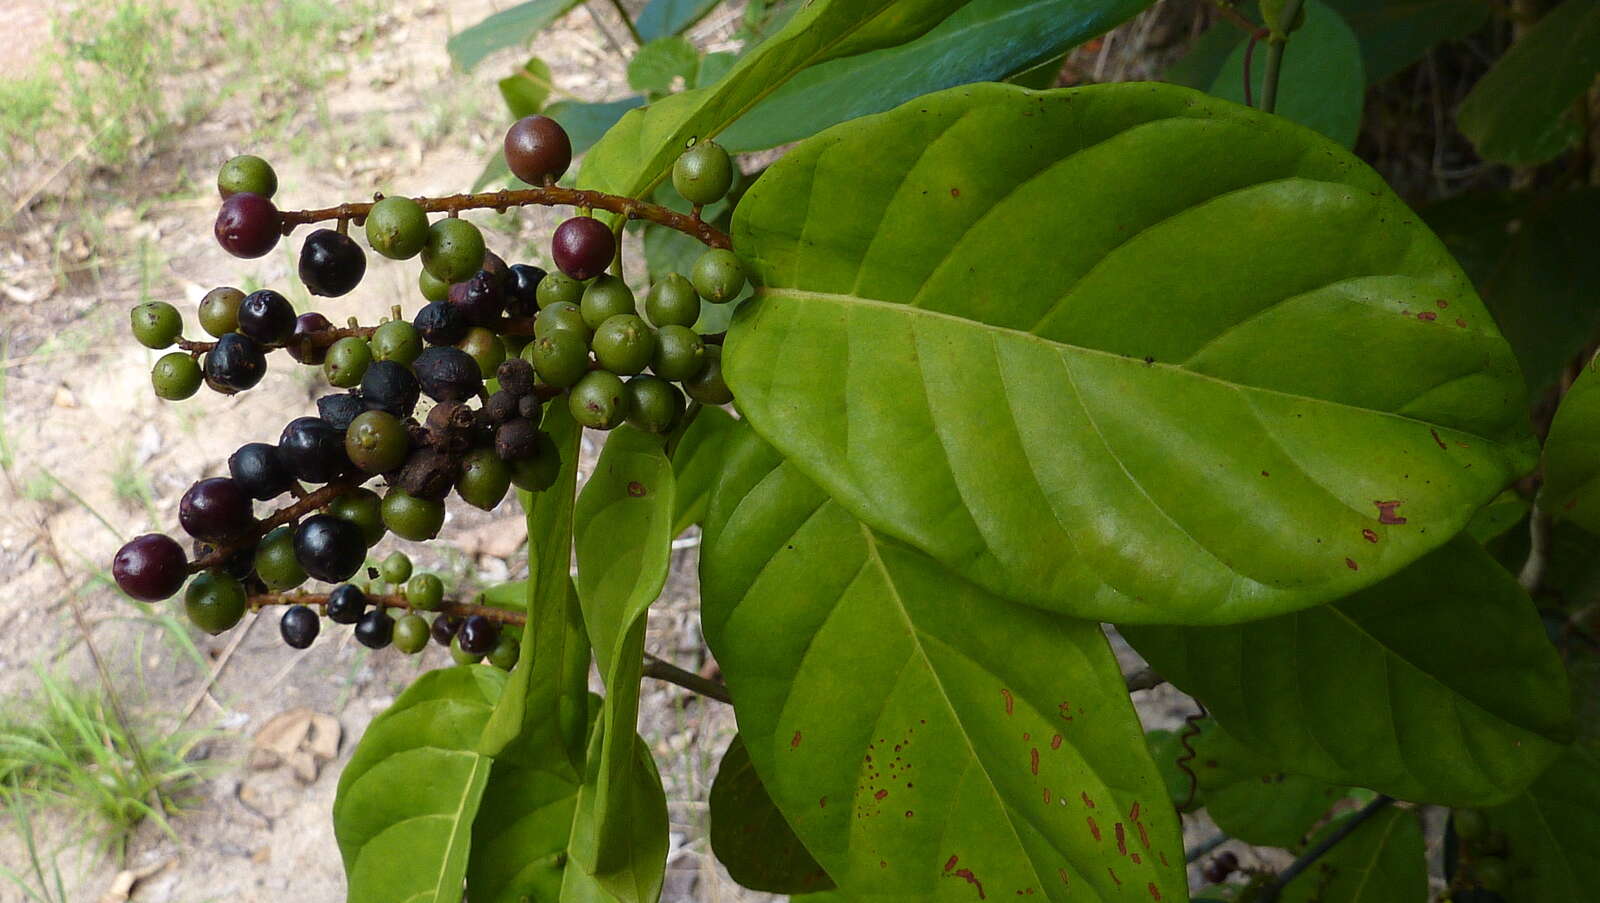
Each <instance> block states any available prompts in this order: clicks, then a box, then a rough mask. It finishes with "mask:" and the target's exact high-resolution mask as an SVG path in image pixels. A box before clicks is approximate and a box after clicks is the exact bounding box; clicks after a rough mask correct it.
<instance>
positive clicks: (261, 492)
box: [228, 442, 294, 502]
mask: <svg viewBox="0 0 1600 903" xmlns="http://www.w3.org/2000/svg"><path fill="white" fill-rule="evenodd" d="M228 475H229V476H231V477H233V482H234V483H235V484H237V485H238V486H239V488H240V489H243V490H244V492H245V494H246V495H248V496H250V497H251V498H253V499H257V500H259V501H263V502H264V501H266V500H268V499H273V498H277V497H278V496H280V495H282V494H283V493H285V492H288V491H289V485H290V483H291V482H293V480H294V475H293V474H291V473H289V468H288V466H287V465H285V464H284V462H283V457H282V456H281V455H280V454H278V447H277V446H275V445H268V444H267V443H265V442H247V443H245V444H244V445H241V446H239V449H238V450H237V451H235V452H234V453H233V454H231V455H229V456H228Z"/></svg>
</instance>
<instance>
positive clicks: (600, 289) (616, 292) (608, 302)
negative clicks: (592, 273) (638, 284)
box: [578, 274, 638, 329]
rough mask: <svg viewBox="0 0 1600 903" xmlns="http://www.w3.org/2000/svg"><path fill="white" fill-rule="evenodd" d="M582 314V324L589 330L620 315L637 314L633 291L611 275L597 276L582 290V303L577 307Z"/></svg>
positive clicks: (597, 327) (626, 284)
mask: <svg viewBox="0 0 1600 903" xmlns="http://www.w3.org/2000/svg"><path fill="white" fill-rule="evenodd" d="M578 309H579V310H581V311H582V312H583V322H585V323H587V324H588V325H589V328H590V329H599V328H600V324H601V323H604V322H605V321H607V320H609V319H611V318H612V317H615V316H618V315H620V314H633V313H638V308H637V307H635V305H634V300H633V290H632V289H630V288H628V283H626V282H623V281H622V280H621V279H620V278H618V277H616V276H612V275H609V274H607V275H603V276H598V277H596V278H595V280H594V281H593V282H591V283H589V287H588V288H586V289H584V290H583V301H582V302H581V303H580V304H579V305H578Z"/></svg>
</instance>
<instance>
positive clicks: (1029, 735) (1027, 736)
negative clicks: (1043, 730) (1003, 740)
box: [1022, 731, 1033, 743]
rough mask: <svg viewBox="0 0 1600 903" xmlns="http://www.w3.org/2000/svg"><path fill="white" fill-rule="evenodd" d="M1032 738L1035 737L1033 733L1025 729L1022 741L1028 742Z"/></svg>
mask: <svg viewBox="0 0 1600 903" xmlns="http://www.w3.org/2000/svg"><path fill="white" fill-rule="evenodd" d="M1032 739H1033V735H1032V734H1030V733H1028V732H1027V731H1023V732H1022V742H1024V743H1026V742H1028V741H1029V740H1032Z"/></svg>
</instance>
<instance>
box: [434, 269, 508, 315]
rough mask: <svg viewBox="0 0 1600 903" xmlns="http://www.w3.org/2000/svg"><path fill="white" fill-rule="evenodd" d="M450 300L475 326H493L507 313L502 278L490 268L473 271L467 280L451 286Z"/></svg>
mask: <svg viewBox="0 0 1600 903" xmlns="http://www.w3.org/2000/svg"><path fill="white" fill-rule="evenodd" d="M448 297H449V301H450V303H451V304H453V305H455V308H456V310H459V311H461V316H462V318H463V319H465V320H466V321H467V322H468V323H470V324H471V325H473V326H493V325H495V324H496V323H499V322H500V316H501V314H503V313H505V307H506V296H505V291H504V289H502V288H501V279H500V277H499V276H497V275H496V274H494V273H491V272H489V271H488V270H479V271H478V272H476V273H473V274H472V276H470V277H469V278H468V279H467V280H466V281H464V282H457V283H456V284H455V285H452V286H450V294H449V296H448Z"/></svg>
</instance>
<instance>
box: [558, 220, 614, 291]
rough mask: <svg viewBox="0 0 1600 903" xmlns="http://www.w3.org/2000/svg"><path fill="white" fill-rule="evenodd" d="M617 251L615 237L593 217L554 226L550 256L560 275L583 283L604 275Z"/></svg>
mask: <svg viewBox="0 0 1600 903" xmlns="http://www.w3.org/2000/svg"><path fill="white" fill-rule="evenodd" d="M616 252H617V238H616V236H615V235H613V234H611V229H610V227H608V226H607V225H606V224H605V223H602V222H600V221H599V220H597V219H595V218H594V217H592V216H574V217H573V218H571V219H569V220H567V221H566V222H564V223H562V224H561V225H559V226H557V227H556V231H555V235H554V236H553V237H552V238H551V239H550V256H551V257H553V258H554V259H555V262H556V266H558V267H560V268H561V272H563V273H566V274H567V275H568V276H571V277H572V278H573V279H578V280H585V279H593V278H594V277H596V276H598V275H600V274H601V273H604V272H605V270H606V267H608V266H610V265H611V259H612V257H613V256H615V254H616Z"/></svg>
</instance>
